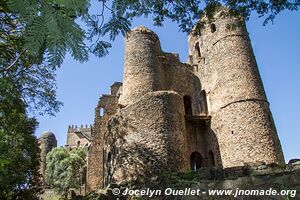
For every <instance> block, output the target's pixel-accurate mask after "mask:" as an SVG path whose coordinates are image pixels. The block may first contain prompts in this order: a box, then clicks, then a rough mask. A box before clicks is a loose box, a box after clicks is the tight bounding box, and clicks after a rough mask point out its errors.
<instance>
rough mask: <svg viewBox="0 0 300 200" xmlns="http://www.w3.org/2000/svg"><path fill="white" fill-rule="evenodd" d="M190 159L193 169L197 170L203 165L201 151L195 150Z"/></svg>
mask: <svg viewBox="0 0 300 200" xmlns="http://www.w3.org/2000/svg"><path fill="white" fill-rule="evenodd" d="M190 161H191V162H190V165H191V170H193V171H196V170H197V169H200V168H201V167H202V156H201V154H200V153H199V152H193V153H192V154H191V157H190Z"/></svg>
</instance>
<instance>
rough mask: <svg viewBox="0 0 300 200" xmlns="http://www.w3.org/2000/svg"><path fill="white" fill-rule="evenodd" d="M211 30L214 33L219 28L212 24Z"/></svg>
mask: <svg viewBox="0 0 300 200" xmlns="http://www.w3.org/2000/svg"><path fill="white" fill-rule="evenodd" d="M210 30H211V32H212V33H214V32H216V30H217V28H216V25H215V24H211V25H210Z"/></svg>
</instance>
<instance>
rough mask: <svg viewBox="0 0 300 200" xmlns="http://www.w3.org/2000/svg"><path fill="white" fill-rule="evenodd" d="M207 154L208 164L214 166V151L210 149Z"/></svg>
mask: <svg viewBox="0 0 300 200" xmlns="http://www.w3.org/2000/svg"><path fill="white" fill-rule="evenodd" d="M208 156H209V160H210V161H209V162H210V166H212V167H214V166H215V157H214V153H213V152H212V151H209V152H208Z"/></svg>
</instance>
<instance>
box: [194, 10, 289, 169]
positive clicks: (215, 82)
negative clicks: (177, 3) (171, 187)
mask: <svg viewBox="0 0 300 200" xmlns="http://www.w3.org/2000/svg"><path fill="white" fill-rule="evenodd" d="M202 22H204V28H203V29H202V31H201V35H200V36H199V35H198V36H195V35H190V38H189V47H190V54H191V56H192V57H193V59H192V63H191V64H193V65H197V66H198V71H197V72H196V74H197V75H198V76H199V78H200V80H201V84H202V87H203V89H204V90H205V91H206V92H207V96H208V99H209V105H210V106H209V110H210V111H209V112H210V114H211V120H212V122H211V133H213V134H214V135H215V137H216V139H217V143H218V146H219V152H220V155H218V157H219V159H218V161H219V162H221V163H220V164H221V165H222V167H224V168H226V167H233V166H239V165H243V163H244V162H255V161H265V162H267V163H273V162H275V163H283V162H284V158H283V153H282V150H281V146H280V142H279V139H278V136H277V132H276V128H275V125H274V122H273V118H272V115H271V112H270V108H269V103H268V101H267V97H266V95H265V91H264V88H263V84H262V81H261V78H260V75H259V71H258V67H257V64H256V60H255V57H254V54H253V50H252V47H251V42H250V39H249V37H248V33H247V30H246V26H245V23H244V21H243V20H242V19H239V18H237V17H232V16H228V13H227V11H226V9H221V10H220V11H218V12H217V13H216V15H215V17H214V19H212V20H211V21H209V20H208V19H207V18H203V19H202ZM198 45H199V48H198ZM199 50H200V53H196V52H197V51H199Z"/></svg>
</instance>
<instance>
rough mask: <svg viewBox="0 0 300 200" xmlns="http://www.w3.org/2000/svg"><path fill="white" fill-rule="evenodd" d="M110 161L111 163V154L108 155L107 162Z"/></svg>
mask: <svg viewBox="0 0 300 200" xmlns="http://www.w3.org/2000/svg"><path fill="white" fill-rule="evenodd" d="M110 161H111V153H110V152H109V153H108V155H107V162H110Z"/></svg>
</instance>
